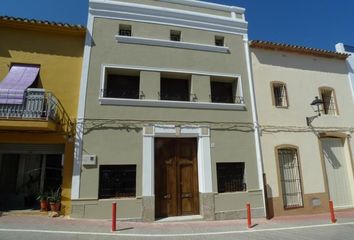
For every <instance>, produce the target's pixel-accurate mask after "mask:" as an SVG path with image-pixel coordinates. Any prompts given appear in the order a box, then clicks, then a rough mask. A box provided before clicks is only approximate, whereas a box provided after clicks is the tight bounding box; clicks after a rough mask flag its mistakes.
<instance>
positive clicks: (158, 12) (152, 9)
mask: <svg viewBox="0 0 354 240" xmlns="http://www.w3.org/2000/svg"><path fill="white" fill-rule="evenodd" d="M162 1H165V0H162ZM89 12H90V14H91V15H92V16H93V17H101V18H110V19H119V20H124V21H136V22H145V23H155V24H161V25H172V26H179V27H187V28H194V29H201V30H207V31H215V32H222V33H229V34H238V35H243V34H246V33H247V27H248V23H247V22H246V21H245V20H244V19H239V18H233V17H232V16H231V14H230V17H225V16H219V15H214V14H206V13H200V12H195V11H186V10H180V9H174V8H165V7H158V6H152V5H147V4H140V3H139V4H138V3H129V2H120V1H112V0H90V3H89Z"/></svg>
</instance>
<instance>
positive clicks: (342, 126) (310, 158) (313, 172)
mask: <svg viewBox="0 0 354 240" xmlns="http://www.w3.org/2000/svg"><path fill="white" fill-rule="evenodd" d="M251 46H252V43H251ZM271 47H272V48H274V45H271ZM275 48H276V47H275ZM251 51H252V67H253V74H254V81H255V91H256V102H257V110H258V115H259V124H260V127H261V145H262V153H263V164H264V172H265V175H266V189H267V196H268V198H267V206H268V216H274V215H275V216H279V215H292V214H307V213H319V212H326V211H328V201H329V200H330V199H332V200H334V199H336V196H334V193H333V186H331V184H332V181H333V179H332V178H331V177H332V170H330V169H328V166H329V165H328V164H327V163H326V161H328V159H335V158H336V157H338V156H339V155H338V154H337V155H336V153H335V151H336V149H337V148H335V147H333V146H332V147H329V151H328V152H327V150H326V149H327V148H324V147H323V146H322V143H323V141H326V140H328V139H329V140H330V141H336V140H335V139H338V142H341V144H342V145H341V147H340V148H338V149H339V150H338V149H337V150H338V151H341V154H342V155H341V156H342V157H341V159H342V160H340V159H339V157H338V160H339V162H341V165H339V166H338V167H337V168H336V170H339V169H340V168H341V167H342V166H346V167H344V169H343V173H345V174H346V175H347V177H346V182H348V184H349V186H350V187H345V186H344V185H343V186H339V187H338V186H337V187H338V189H340V191H341V193H340V194H342V195H345V194H346V195H348V196H349V198H350V199H351V200H348V203H349V205H346V206H340V205H341V204H339V200H337V203H336V201H335V200H334V205H335V206H336V207H337V208H351V207H353V206H352V203H353V202H352V199H353V187H354V185H353V161H352V154H351V153H352V150H351V149H352V148H353V144H352V139H351V138H352V127H353V121H352V119H353V118H352V116H354V115H353V114H354V109H353V107H352V96H351V88H350V84H349V81H348V75H347V69H346V65H345V60H344V59H343V58H342V59H338V58H333V57H329V56H316V55H313V54H308V53H307V54H306V53H303V52H302V53H301V51H300V52H299V51H296V49H295V50H294V48H293V49H292V50H291V51H289V50H288V51H286V50H279V49H264V48H259V47H257V46H256V47H252V48H251ZM274 83H281V84H282V85H281V86H285V90H282V91H284V92H285V94H286V96H283V97H285V98H286V103H287V104H285V106H276V104H275V101H276V100H275V99H274V98H275V97H276V96H277V94H278V93H277V92H276V90H274ZM320 89H332V90H333V94H332V99H333V106H334V108H336V113H335V114H333V115H330V114H326V113H324V112H323V109H322V110H321V116H319V117H316V118H314V119H313V121H312V123H311V125H310V126H308V125H307V123H306V117H311V116H314V115H316V114H317V113H316V112H314V110H316V108H315V109H313V108H312V107H311V106H310V103H311V102H312V101H313V100H314V98H315V96H319V98H320V99H323V96H324V95H322V92H321V90H320ZM275 95H276V96H275ZM278 97H279V96H278ZM331 101H332V100H331ZM279 105H281V103H280V104H279ZM321 108H323V106H321ZM282 148H285V149H289V148H291V149H296V152H297V157H296V158H297V159H296V161H297V162H298V168H299V173H298V174H297V175H299V176H298V177H299V178H300V180H299V187H298V189H297V191H300V192H301V199H302V200H301V199H300V200H299V206H295V207H288V208H287V207H286V203H285V199H286V197H287V196H286V193H285V192H286V191H287V190H285V189H286V188H287V187H286V186H285V185H282V183H283V184H287V183H284V179H285V178H287V176H284V175H282V174H281V167H280V159H279V158H281V156H280V155H279V150H278V149H282ZM324 153H325V154H324ZM328 153H331V154H332V156H330V155H331V154H328ZM334 168H335V167H334ZM284 171H285V170H284ZM341 171H342V170H341ZM343 178H344V176H343ZM331 179H332V180H331ZM331 188H332V189H331ZM338 194H339V193H337V195H338ZM336 204H337V205H336Z"/></svg>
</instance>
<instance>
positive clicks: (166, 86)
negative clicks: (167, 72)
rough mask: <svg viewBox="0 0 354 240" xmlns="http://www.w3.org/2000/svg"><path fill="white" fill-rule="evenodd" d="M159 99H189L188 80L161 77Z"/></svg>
mask: <svg viewBox="0 0 354 240" xmlns="http://www.w3.org/2000/svg"><path fill="white" fill-rule="evenodd" d="M160 87H161V92H160V99H161V100H170V101H190V93H189V80H186V79H171V78H161V86H160Z"/></svg>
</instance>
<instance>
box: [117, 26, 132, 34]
mask: <svg viewBox="0 0 354 240" xmlns="http://www.w3.org/2000/svg"><path fill="white" fill-rule="evenodd" d="M119 35H121V36H131V35H132V26H131V25H124V24H119Z"/></svg>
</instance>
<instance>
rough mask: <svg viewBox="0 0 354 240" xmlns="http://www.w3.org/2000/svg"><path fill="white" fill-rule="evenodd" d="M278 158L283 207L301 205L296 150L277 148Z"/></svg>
mask: <svg viewBox="0 0 354 240" xmlns="http://www.w3.org/2000/svg"><path fill="white" fill-rule="evenodd" d="M278 159H279V167H280V182H281V186H282V191H283V203H284V208H296V207H302V206H303V200H302V189H301V178H300V170H299V161H298V155H297V150H296V149H295V148H282V149H278Z"/></svg>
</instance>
